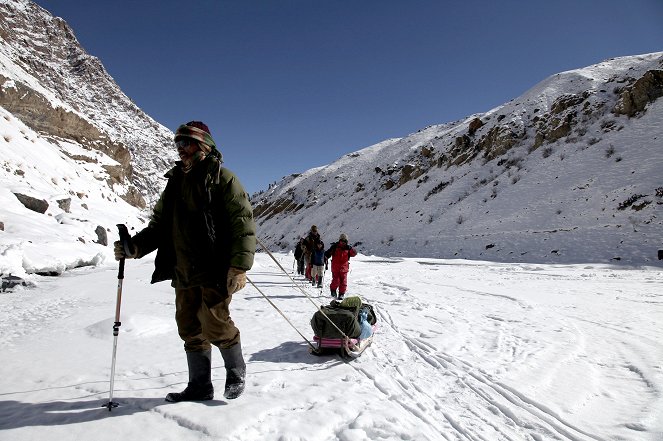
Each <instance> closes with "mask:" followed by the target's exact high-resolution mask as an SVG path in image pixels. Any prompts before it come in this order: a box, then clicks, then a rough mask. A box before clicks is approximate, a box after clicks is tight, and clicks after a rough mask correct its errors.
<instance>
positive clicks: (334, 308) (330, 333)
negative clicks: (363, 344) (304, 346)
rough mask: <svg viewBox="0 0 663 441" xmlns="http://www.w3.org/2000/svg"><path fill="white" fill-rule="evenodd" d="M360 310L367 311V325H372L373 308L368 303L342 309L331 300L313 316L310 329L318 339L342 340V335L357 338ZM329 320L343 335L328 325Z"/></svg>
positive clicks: (373, 318) (373, 321) (337, 303)
mask: <svg viewBox="0 0 663 441" xmlns="http://www.w3.org/2000/svg"><path fill="white" fill-rule="evenodd" d="M362 310H365V311H367V319H368V323H369V324H371V325H374V324H375V322H376V321H377V320H376V317H375V311H374V310H373V306H371V305H369V304H368V303H362V304H361V306H356V307H344V306H341V304H340V303H339V302H337V301H335V300H332V302H331V303H330V304H329V305H327V306H322V307H320V310H318V311H316V312H315V314H313V318H311V328H313V332H314V334H315V335H316V336H318V337H320V338H338V339H342V338H343V337H344V336H343V334H345V335H346V336H348V337H350V338H357V337H359V335H360V334H361V326H360V323H359V313H360V311H362ZM321 311H322V312H321ZM323 313H324V315H323ZM325 316H326V317H325ZM330 320H331V321H332V322H333V323H334V325H336V327H338V328H339V329H340V330H341V331H343V334H341V333H339V331H338V329H336V327H335V326H334V325H332V324H331V323H329V321H330Z"/></svg>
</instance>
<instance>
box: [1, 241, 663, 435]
mask: <svg viewBox="0 0 663 441" xmlns="http://www.w3.org/2000/svg"><path fill="white" fill-rule="evenodd" d="M277 258H278V259H279V260H280V261H281V263H282V265H283V266H284V267H285V268H286V269H287V270H288V271H291V270H292V260H293V259H292V255H291V254H289V255H285V254H280V255H277ZM152 269H153V260H152V259H151V258H149V257H148V258H145V259H143V260H138V261H136V260H130V261H127V265H126V274H125V275H126V278H125V280H124V284H123V298H122V310H121V311H122V313H121V320H122V326H121V328H120V334H119V337H118V353H117V364H116V374H115V390H114V401H118V402H119V403H120V404H121V405H120V407H118V408H116V409H113V410H112V411H110V412H109V411H108V410H107V409H105V408H102V407H101V406H102V405H103V404H105V403H107V402H108V397H109V380H110V367H111V353H112V342H113V337H112V323H113V318H114V314H115V304H116V291H117V264H116V263H114V262H112V261H107V262H106V264H104V265H102V266H100V267H97V268H87V269H79V270H75V271H72V272H69V273H66V275H64V276H62V277H58V278H52V279H48V280H47V281H42V282H40V283H39V284H38V286H37V287H35V288H33V289H30V290H19V291H16V292H13V293H2V294H0V309H1V310H2V316H3V319H2V321H0V345H1V346H2V348H3V351H2V363H0V440H3V441H5V440H6V441H9V440H12V441H21V440H37V439H59V440H95V441H105V440H108V441H111V440H112V441H117V440H138V439H141V440H178V441H188V440H279V441H286V440H287V441H291V440H307V441H315V440H320V441H322V440H343V441H359V440H536V441H543V440H574V441H575V440H578V441H581V440H582V441H585V440H620V441H621V440H652V441H653V440H661V439H663V365H662V360H663V270H661V269H660V268H654V267H638V268H633V267H624V266H621V267H616V266H607V265H594V264H584V265H536V264H496V263H490V262H472V261H463V260H436V259H417V258H411V259H386V258H380V257H375V256H363V255H360V256H358V257H357V258H355V259H353V260H352V262H351V272H350V274H349V290H348V294H349V295H350V294H356V295H360V296H361V297H362V298H363V299H364V300H365V301H366V302H369V303H371V304H372V305H373V306H374V307H375V310H376V313H377V316H378V326H379V327H378V330H377V332H376V335H375V340H374V342H373V345H372V346H370V347H369V348H368V349H367V350H366V351H365V352H364V354H363V356H362V357H360V358H359V359H356V360H353V361H349V362H346V361H344V360H342V359H341V358H340V357H338V356H322V357H316V356H314V355H311V354H309V352H308V344H307V343H306V342H305V341H303V339H302V338H301V337H300V336H299V335H298V334H297V332H296V331H295V330H294V329H292V327H291V326H290V325H289V324H288V323H287V322H286V321H285V320H284V319H283V318H282V317H281V316H280V315H279V314H278V312H277V311H276V310H275V309H274V308H273V307H272V306H270V304H269V303H268V302H267V301H266V300H265V299H264V298H263V296H262V295H261V294H260V293H259V292H258V291H257V290H256V289H255V288H253V287H251V286H250V285H247V287H246V288H245V289H244V290H243V291H241V292H239V293H238V294H236V295H235V298H234V300H233V303H232V313H233V318H234V320H235V322H236V323H237V325H238V326H239V328H240V329H241V332H242V341H243V349H244V355H245V358H246V361H247V365H248V376H247V388H246V392H245V393H244V395H242V396H241V397H240V398H239V399H237V400H234V401H227V400H225V399H224V398H223V397H222V390H223V381H224V369H223V365H222V361H221V357H220V354H218V351H215V353H214V358H213V362H212V366H213V378H214V382H215V386H216V389H217V398H216V399H215V400H213V401H210V402H203V403H177V404H171V403H166V402H165V401H164V397H165V395H166V393H168V392H171V391H179V390H181V389H183V388H184V387H185V386H186V382H187V379H188V376H187V368H186V360H185V356H184V352H183V349H182V343H181V341H180V340H179V337H178V335H177V331H176V327H175V320H174V304H173V299H174V294H173V290H172V288H171V287H170V286H169V285H168V284H167V283H161V284H157V285H150V284H149V278H150V275H151V271H152ZM329 276H330V273H329V272H327V273H326V277H327V278H329ZM249 278H250V279H251V280H252V281H253V282H254V283H255V284H256V286H257V287H258V288H259V289H260V291H262V292H263V293H264V294H265V295H267V296H268V297H269V299H270V300H271V301H272V302H274V304H276V305H277V306H278V307H279V308H280V309H281V310H282V311H283V313H284V314H285V315H287V316H288V318H289V319H290V320H291V321H292V323H293V324H294V325H295V326H296V327H297V328H298V329H299V330H300V331H301V332H302V333H303V334H304V335H305V336H307V338H309V339H311V340H312V330H311V328H310V325H309V321H310V319H311V317H312V315H313V313H314V312H315V310H316V306H315V305H314V304H313V303H314V302H315V303H316V304H322V303H328V301H329V300H330V298H329V297H328V296H327V289H325V290H324V291H323V292H322V295H321V293H320V291H319V290H316V289H313V288H311V287H309V286H308V285H303V284H302V285H301V286H303V287H304V288H303V289H305V290H306V291H307V292H308V293H310V295H311V296H314V297H313V302H312V301H311V300H310V299H308V298H306V297H305V296H304V294H303V293H302V292H301V291H300V290H299V289H296V288H294V287H293V286H292V283H291V282H290V280H289V278H288V276H286V275H285V274H283V273H282V272H281V271H280V270H278V268H277V267H276V265H275V264H274V262H272V261H271V260H270V258H269V256H267V255H265V254H258V255H257V256H256V264H255V266H254V268H253V269H252V270H251V271H250V272H249ZM296 280H298V282H299V283H302V282H301V279H297V278H296Z"/></svg>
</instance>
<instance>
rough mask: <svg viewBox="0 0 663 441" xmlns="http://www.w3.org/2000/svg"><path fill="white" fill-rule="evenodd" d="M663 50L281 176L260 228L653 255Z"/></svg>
mask: <svg viewBox="0 0 663 441" xmlns="http://www.w3.org/2000/svg"><path fill="white" fill-rule="evenodd" d="M661 96H663V53H655V54H647V55H640V56H630V57H623V58H616V59H611V60H606V61H604V62H602V63H599V64H597V65H594V66H589V67H585V68H581V69H577V70H572V71H568V72H562V73H559V74H556V75H553V76H551V77H550V78H547V79H545V80H544V81H542V82H541V83H540V84H538V85H536V86H535V87H533V88H532V89H531V90H529V91H527V92H525V93H524V94H523V95H522V96H520V97H518V98H516V99H514V100H512V101H510V102H508V103H505V104H504V105H501V106H499V107H497V108H495V109H492V110H490V111H488V112H485V113H480V114H475V115H471V116H469V117H467V118H465V119H463V120H460V121H455V122H451V123H447V124H441V125H435V126H431V127H427V128H424V129H422V130H420V131H418V132H417V133H413V134H410V135H408V136H405V137H403V138H400V139H391V140H386V141H384V142H381V143H379V144H376V145H374V146H370V147H367V148H365V149H362V150H359V151H357V152H355V153H351V154H348V155H346V156H344V157H342V158H340V159H339V160H337V161H336V162H334V163H332V164H329V165H327V166H324V167H319V168H316V169H312V170H308V171H306V172H304V173H301V174H294V175H290V176H287V177H285V178H284V179H283V180H282V181H280V182H277V183H275V184H273V185H271V186H270V188H269V189H268V190H266V191H263V192H260V193H259V194H256V195H254V196H253V198H252V202H253V204H254V208H255V214H256V217H257V220H258V225H259V233H260V236H261V237H263V238H265V242H267V243H268V244H269V246H272V247H277V248H281V249H292V248H293V247H294V245H295V243H296V241H297V238H298V237H299V236H300V235H302V234H304V233H305V232H306V231H307V230H308V228H309V226H310V225H312V224H315V225H317V226H318V227H319V228H320V229H321V231H322V233H323V239H324V240H325V241H326V242H327V243H329V242H331V241H334V240H336V239H337V237H338V234H339V233H340V232H346V233H348V234H349V235H350V238H351V241H353V242H356V243H358V248H359V249H360V250H361V251H363V252H364V253H368V254H377V255H383V256H422V257H423V256H427V257H442V258H468V259H486V260H496V261H526V262H621V263H632V264H642V263H654V262H655V261H656V249H657V248H659V247H661V244H662V241H663V211H662V207H663V100H661V99H660V97H661Z"/></svg>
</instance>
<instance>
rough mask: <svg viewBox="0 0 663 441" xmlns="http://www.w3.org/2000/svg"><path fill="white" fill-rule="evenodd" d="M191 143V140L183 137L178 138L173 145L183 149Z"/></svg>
mask: <svg viewBox="0 0 663 441" xmlns="http://www.w3.org/2000/svg"><path fill="white" fill-rule="evenodd" d="M191 144H193V141H191V140H190V139H187V138H184V139H180V140H179V141H177V142H176V143H175V147H177V148H178V149H185V148H187V147H189V146H190V145H191Z"/></svg>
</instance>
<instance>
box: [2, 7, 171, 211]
mask: <svg viewBox="0 0 663 441" xmlns="http://www.w3.org/2000/svg"><path fill="white" fill-rule="evenodd" d="M0 106H2V107H4V108H5V109H6V110H7V111H9V112H11V113H12V114H13V115H14V116H16V117H17V118H19V119H20V120H21V121H23V122H24V123H25V124H26V125H27V126H28V127H30V128H31V129H32V130H34V131H35V132H37V133H39V134H40V135H41V136H44V137H46V138H48V139H49V140H50V141H51V142H53V143H55V144H58V143H60V142H61V141H66V142H74V143H76V144H78V145H81V146H82V147H84V149H85V150H87V151H99V152H102V153H104V154H106V155H108V156H109V157H110V158H112V159H114V160H115V161H116V162H117V164H116V165H107V166H105V167H104V168H105V170H106V172H107V174H108V178H107V180H108V185H109V187H110V188H112V190H113V191H114V192H116V193H117V194H118V195H119V196H121V197H122V198H123V199H125V200H126V201H127V202H129V203H130V204H132V205H134V206H137V207H145V206H146V205H149V203H150V202H151V201H152V200H154V198H155V197H156V196H157V195H158V192H159V191H160V189H161V188H162V185H163V181H162V180H161V176H162V174H163V171H164V170H165V169H166V168H167V167H168V164H169V163H170V161H171V160H172V159H173V158H174V152H173V151H172V148H170V147H171V146H172V142H171V140H172V133H171V132H170V130H168V129H167V128H166V127H164V126H162V125H160V124H159V123H157V122H156V121H154V120H153V119H152V118H150V117H149V116H148V115H146V114H145V113H144V112H143V111H142V110H141V109H139V108H138V107H137V106H136V105H135V104H134V103H133V102H132V101H131V100H130V99H129V98H128V97H127V96H126V95H125V94H124V93H123V92H122V91H121V90H120V88H119V87H118V86H117V84H115V82H114V81H113V79H112V78H111V77H110V76H109V75H108V73H107V72H106V70H105V69H104V67H103V65H102V64H101V62H100V61H99V60H98V59H97V58H95V57H93V56H91V55H89V54H88V53H87V52H85V50H84V49H83V48H82V47H81V46H80V44H79V42H78V41H77V39H76V37H75V35H74V32H73V31H72V30H71V28H70V27H69V26H68V25H67V23H66V22H65V21H64V20H62V19H61V18H58V17H53V16H52V15H51V14H50V13H49V12H48V11H46V10H44V9H43V8H41V7H39V6H38V5H36V4H35V3H33V2H31V1H28V0H4V1H2V2H0ZM85 158H86V156H85V155H82V156H79V157H77V158H74V159H76V160H86V159H85Z"/></svg>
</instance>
